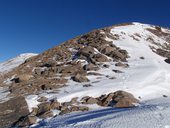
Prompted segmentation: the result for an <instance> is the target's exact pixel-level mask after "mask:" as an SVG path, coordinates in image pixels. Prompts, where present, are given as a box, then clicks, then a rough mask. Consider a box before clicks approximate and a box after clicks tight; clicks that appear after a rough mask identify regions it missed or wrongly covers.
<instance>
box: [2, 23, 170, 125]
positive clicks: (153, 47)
mask: <svg viewBox="0 0 170 128" xmlns="http://www.w3.org/2000/svg"><path fill="white" fill-rule="evenodd" d="M169 58H170V30H169V29H167V28H162V27H158V26H154V25H148V24H141V23H130V24H122V25H116V26H111V27H108V28H104V29H99V30H95V31H92V32H90V33H87V34H85V35H81V36H78V37H76V38H74V39H72V40H69V41H67V42H65V43H63V44H61V45H60V46H57V47H54V48H52V49H49V50H47V51H45V52H43V53H42V54H40V55H38V56H37V57H35V58H33V59H31V60H30V61H28V62H26V63H24V64H23V65H21V66H19V67H18V68H16V70H15V71H14V72H10V73H9V74H8V75H7V76H6V77H4V79H3V80H2V81H3V84H2V87H6V86H8V87H9V88H10V94H9V95H11V96H16V95H18V92H20V94H22V95H24V96H25V98H26V101H27V103H28V107H29V110H30V112H31V111H32V110H33V108H38V109H39V108H40V107H39V106H38V105H39V104H41V103H40V102H39V101H38V100H39V99H40V97H42V96H45V97H46V98H47V99H46V100H47V103H46V104H49V102H50V103H51V101H53V100H55V99H57V101H58V102H60V103H64V102H65V104H68V102H69V101H71V100H72V99H73V98H77V99H78V102H79V103H80V104H79V105H82V104H83V103H82V102H81V101H80V100H81V99H82V98H83V97H85V96H90V97H94V98H96V99H97V97H100V96H101V95H103V94H109V93H112V92H115V91H118V90H123V91H126V92H130V93H131V94H133V95H134V96H135V97H136V98H137V99H138V100H140V105H139V106H138V107H135V108H121V109H118V108H108V107H107V108H105V107H101V106H102V105H101V106H98V105H99V104H98V105H88V104H83V105H86V106H88V107H89V108H90V110H91V111H89V112H85V113H72V114H68V115H64V116H61V115H58V113H59V112H61V111H62V110H61V109H58V110H53V109H52V110H51V109H50V110H51V111H53V112H54V116H56V117H55V118H54V119H52V120H50V121H49V120H45V121H44V120H43V119H42V118H41V117H40V114H37V115H36V114H35V115H34V116H37V117H36V118H38V119H39V120H38V121H40V122H39V125H37V126H36V127H43V126H44V127H47V128H48V127H50V128H53V127H56V128H58V127H59V128H60V127H61V128H83V127H87V128H88V127H89V128H94V127H95V128H103V127H108V128H112V127H116V128H124V127H127V128H137V127H139V128H143V127H145V128H159V127H161V128H169V126H170V124H169V122H170V117H169V116H168V114H166V113H168V111H169V110H170V107H169V104H170V102H169V96H170V86H169V83H170V64H169V63H167V62H168V61H169V60H168V61H165V59H169ZM88 68H89V69H88ZM21 69H22V70H21ZM77 74H78V75H77ZM13 76H14V77H16V80H18V81H16V83H15V81H13V82H11V78H13ZM77 76H78V77H77ZM7 80H10V82H11V83H8V84H7V82H4V81H7ZM0 92H2V91H0ZM71 105H74V104H71ZM63 106H64V105H63ZM63 106H62V104H61V106H60V108H62V107H63ZM70 107H71V106H69V105H68V106H67V105H66V108H67V109H68V110H69V108H70ZM48 112H49V110H48V111H47V113H46V112H45V113H46V114H49V113H48ZM43 114H44V112H43ZM43 116H44V115H43ZM150 118H151V119H150Z"/></svg>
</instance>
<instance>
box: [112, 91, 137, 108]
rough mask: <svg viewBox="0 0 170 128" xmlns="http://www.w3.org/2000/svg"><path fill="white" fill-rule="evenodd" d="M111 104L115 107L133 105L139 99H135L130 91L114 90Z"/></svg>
mask: <svg viewBox="0 0 170 128" xmlns="http://www.w3.org/2000/svg"><path fill="white" fill-rule="evenodd" d="M112 102H113V103H115V104H114V105H113V106H114V107H117V108H127V107H133V106H135V104H136V103H139V100H138V99H136V98H135V97H134V96H133V95H132V94H131V93H128V92H125V91H116V92H114V96H113V97H112Z"/></svg>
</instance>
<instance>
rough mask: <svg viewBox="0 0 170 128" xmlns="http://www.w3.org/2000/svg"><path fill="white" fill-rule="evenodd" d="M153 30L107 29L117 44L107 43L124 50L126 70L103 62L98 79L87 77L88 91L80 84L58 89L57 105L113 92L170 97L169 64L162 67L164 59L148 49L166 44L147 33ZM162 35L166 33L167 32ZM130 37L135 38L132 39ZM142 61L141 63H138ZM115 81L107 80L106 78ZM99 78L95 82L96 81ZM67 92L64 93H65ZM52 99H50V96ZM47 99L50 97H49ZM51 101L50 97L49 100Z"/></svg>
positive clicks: (141, 27) (134, 27) (145, 97)
mask: <svg viewBox="0 0 170 128" xmlns="http://www.w3.org/2000/svg"><path fill="white" fill-rule="evenodd" d="M149 28H150V29H154V27H153V26H151V25H146V24H140V23H133V24H132V25H127V26H118V27H114V28H113V29H111V33H110V34H112V35H118V36H119V39H118V40H113V39H111V38H109V37H107V38H106V40H107V41H111V42H112V43H113V44H114V45H116V46H118V47H120V48H122V49H125V50H126V51H128V53H129V56H130V57H129V58H128V60H127V63H128V64H129V68H123V67H117V66H115V63H116V62H106V63H105V64H108V65H109V66H110V67H109V68H101V69H100V70H99V71H97V73H100V74H103V75H102V76H100V77H99V76H88V78H89V79H90V82H89V83H90V84H92V85H93V86H92V87H89V88H84V87H83V86H82V85H83V84H84V83H83V84H82V83H76V82H73V81H72V80H69V81H68V83H67V85H69V86H67V87H63V88H61V89H60V90H61V91H60V92H59V93H58V94H56V97H57V98H58V100H59V101H62V102H63V101H69V100H70V99H71V98H73V97H83V96H86V95H88V96H94V97H97V96H100V95H101V94H108V93H110V92H114V91H116V90H125V91H128V92H131V93H132V94H134V95H135V96H136V97H141V98H142V100H148V99H153V98H158V97H162V95H169V94H170V86H169V82H170V72H169V71H170V64H168V63H166V62H165V61H164V60H165V59H166V58H165V57H162V56H160V55H158V54H156V53H155V52H153V50H152V49H151V46H155V47H158V45H156V44H164V43H167V42H166V41H165V40H164V38H161V37H157V36H156V35H154V34H152V33H151V32H149V31H147V29H149ZM163 31H167V32H169V30H168V29H167V30H166V29H163ZM134 35H138V36H136V37H135V38H137V39H134V37H133V36H134ZM148 37H150V38H151V37H152V38H153V39H154V40H155V43H154V44H153V43H152V42H149V41H147V38H148ZM141 58H142V59H141ZM113 69H115V70H120V71H122V72H123V73H114V72H113V71H112V70H113ZM106 76H109V77H116V79H109V77H106ZM98 77H99V78H98ZM66 92H68V93H66ZM52 96H53V95H52ZM49 97H51V96H50V95H49ZM52 98H53V97H52Z"/></svg>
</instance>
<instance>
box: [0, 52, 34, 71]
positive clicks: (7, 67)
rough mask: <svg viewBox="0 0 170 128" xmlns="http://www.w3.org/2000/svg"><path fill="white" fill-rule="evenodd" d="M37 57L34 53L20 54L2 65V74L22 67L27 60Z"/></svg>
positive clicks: (0, 69)
mask: <svg viewBox="0 0 170 128" xmlns="http://www.w3.org/2000/svg"><path fill="white" fill-rule="evenodd" d="M36 55H37V54H34V53H25V54H20V55H19V56H17V57H15V58H13V59H10V60H8V61H6V62H3V63H0V73H4V72H9V71H11V70H12V69H14V68H16V67H18V66H19V65H21V64H22V63H24V61H25V60H27V59H28V58H30V57H33V56H36Z"/></svg>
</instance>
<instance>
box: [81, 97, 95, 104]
mask: <svg viewBox="0 0 170 128" xmlns="http://www.w3.org/2000/svg"><path fill="white" fill-rule="evenodd" d="M97 102H98V100H97V99H95V98H93V97H89V98H87V99H85V100H84V104H97Z"/></svg>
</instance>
